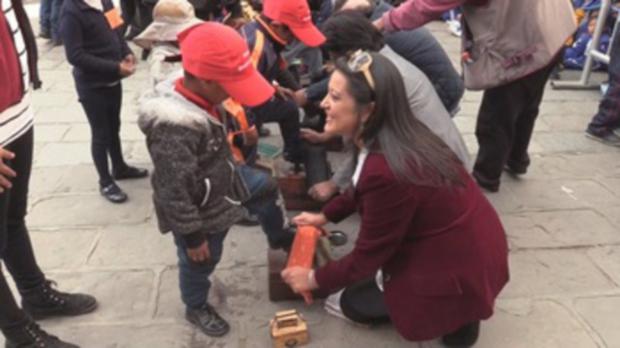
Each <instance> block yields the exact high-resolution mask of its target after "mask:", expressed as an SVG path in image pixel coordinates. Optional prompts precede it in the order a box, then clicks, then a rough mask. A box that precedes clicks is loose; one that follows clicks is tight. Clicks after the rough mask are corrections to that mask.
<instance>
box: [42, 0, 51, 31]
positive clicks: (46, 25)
mask: <svg viewBox="0 0 620 348" xmlns="http://www.w3.org/2000/svg"><path fill="white" fill-rule="evenodd" d="M51 12H52V0H41V5H40V7H39V28H40V31H41V32H42V33H46V34H51V33H52V25H51V23H50V20H51V19H50V17H51V16H52V14H51Z"/></svg>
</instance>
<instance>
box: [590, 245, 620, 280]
mask: <svg viewBox="0 0 620 348" xmlns="http://www.w3.org/2000/svg"><path fill="white" fill-rule="evenodd" d="M588 255H589V256H590V258H592V260H594V262H595V263H596V264H597V265H598V266H599V267H600V269H602V270H603V272H605V273H606V274H607V275H609V277H611V279H613V281H614V282H615V283H616V284H618V285H619V286H620V246H618V245H614V246H604V247H601V248H596V249H591V250H589V251H588Z"/></svg>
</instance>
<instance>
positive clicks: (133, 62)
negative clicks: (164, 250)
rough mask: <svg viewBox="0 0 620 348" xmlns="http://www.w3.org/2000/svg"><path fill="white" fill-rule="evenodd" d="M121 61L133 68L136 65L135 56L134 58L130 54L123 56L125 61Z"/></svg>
mask: <svg viewBox="0 0 620 348" xmlns="http://www.w3.org/2000/svg"><path fill="white" fill-rule="evenodd" d="M123 61H125V62H127V63H129V64H131V65H134V66H135V65H136V63H137V62H136V56H134V55H133V54H131V53H130V54H128V55H126V56H125V59H123Z"/></svg>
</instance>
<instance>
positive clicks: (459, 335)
mask: <svg viewBox="0 0 620 348" xmlns="http://www.w3.org/2000/svg"><path fill="white" fill-rule="evenodd" d="M479 332H480V322H479V321H475V322H473V323H470V324H467V325H464V326H462V327H461V328H459V329H458V330H456V331H454V332H452V333H450V334H447V335H445V336H443V337H442V338H441V341H442V342H443V344H445V345H446V346H448V347H460V348H465V347H471V346H473V345H474V344H475V343H476V341H477V340H478V334H479Z"/></svg>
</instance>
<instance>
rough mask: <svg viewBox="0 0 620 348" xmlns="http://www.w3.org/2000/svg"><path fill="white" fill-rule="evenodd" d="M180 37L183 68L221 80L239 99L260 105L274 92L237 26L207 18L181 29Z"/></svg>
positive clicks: (249, 104) (229, 92)
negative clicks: (209, 20)
mask: <svg viewBox="0 0 620 348" xmlns="http://www.w3.org/2000/svg"><path fill="white" fill-rule="evenodd" d="M178 38H179V44H180V47H181V56H182V59H183V69H184V70H185V71H187V72H189V73H190V74H192V75H194V76H196V77H198V78H200V79H202V80H208V81H215V82H217V83H219V84H220V85H221V86H222V88H224V90H226V92H228V94H229V95H230V97H231V98H233V99H235V100H236V101H238V102H239V103H241V104H243V105H247V106H257V105H260V104H263V103H264V102H266V101H267V100H269V99H270V98H271V97H272V96H273V94H274V93H275V90H274V88H273V86H271V85H270V84H269V82H267V80H265V79H264V78H263V76H262V75H261V74H260V73H259V72H258V71H257V70H256V69H255V68H254V66H253V65H252V62H251V61H250V51H249V50H248V45H247V43H246V41H245V40H244V39H243V38H242V37H241V35H239V34H238V33H237V32H236V31H235V30H234V29H232V28H230V27H227V26H224V25H222V24H219V23H214V22H207V23H204V24H200V25H197V26H194V27H191V28H189V29H187V30H185V31H183V32H181V33H180V34H179V35H178Z"/></svg>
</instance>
